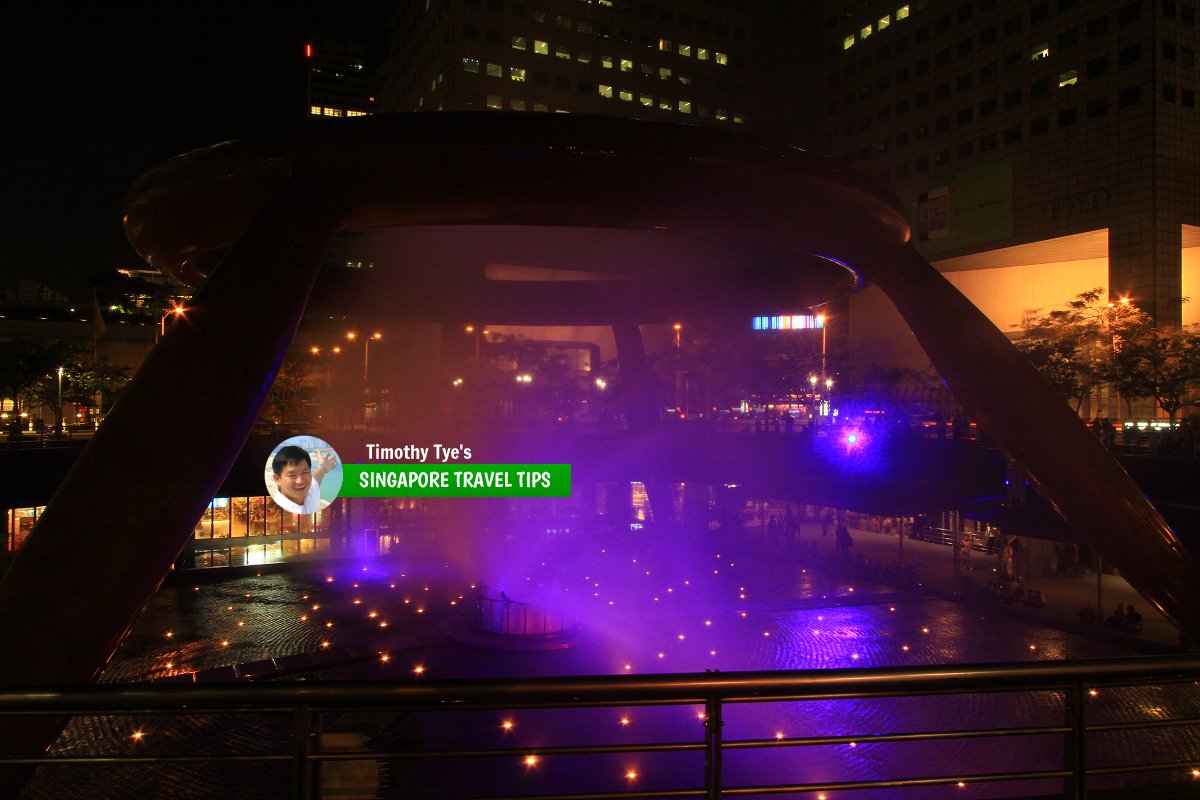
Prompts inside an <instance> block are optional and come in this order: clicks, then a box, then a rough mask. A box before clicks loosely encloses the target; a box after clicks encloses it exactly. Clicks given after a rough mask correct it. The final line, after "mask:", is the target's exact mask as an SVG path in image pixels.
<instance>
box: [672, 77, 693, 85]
mask: <svg viewBox="0 0 1200 800" xmlns="http://www.w3.org/2000/svg"><path fill="white" fill-rule="evenodd" d="M675 77H676V78H677V79H678V80H679V82H680V83H682V84H683V85H684V86H691V85H692V79H691V78H689V77H688V76H687V75H676V76H675Z"/></svg>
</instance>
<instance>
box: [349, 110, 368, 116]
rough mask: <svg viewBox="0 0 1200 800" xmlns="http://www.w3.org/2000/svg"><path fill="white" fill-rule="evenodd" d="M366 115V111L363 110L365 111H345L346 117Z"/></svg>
mask: <svg viewBox="0 0 1200 800" xmlns="http://www.w3.org/2000/svg"><path fill="white" fill-rule="evenodd" d="M366 115H367V112H365V111H347V112H346V116H347V117H365V116H366Z"/></svg>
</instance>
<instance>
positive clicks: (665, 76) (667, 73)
mask: <svg viewBox="0 0 1200 800" xmlns="http://www.w3.org/2000/svg"><path fill="white" fill-rule="evenodd" d="M658 77H659V78H661V79H662V80H664V81H669V80H671V68H670V67H659V68H658Z"/></svg>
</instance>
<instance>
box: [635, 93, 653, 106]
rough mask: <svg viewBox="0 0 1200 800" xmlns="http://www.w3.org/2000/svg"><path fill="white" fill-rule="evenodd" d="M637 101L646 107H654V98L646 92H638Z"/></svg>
mask: <svg viewBox="0 0 1200 800" xmlns="http://www.w3.org/2000/svg"><path fill="white" fill-rule="evenodd" d="M638 102H639V103H641V104H642V105H644V106H645V107H646V108H654V98H653V97H651V96H650V95H648V94H639V95H638Z"/></svg>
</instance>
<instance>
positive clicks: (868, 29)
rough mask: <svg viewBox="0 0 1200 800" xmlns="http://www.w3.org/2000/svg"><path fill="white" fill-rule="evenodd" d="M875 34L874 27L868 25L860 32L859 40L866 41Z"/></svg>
mask: <svg viewBox="0 0 1200 800" xmlns="http://www.w3.org/2000/svg"><path fill="white" fill-rule="evenodd" d="M874 32H875V29H874V28H873V27H871V26H870V25H867V26H866V27H864V28H863V29H862V30H861V31H859V32H858V38H860V39H865V38H867V37H868V36H870V35H871V34H872V33H874Z"/></svg>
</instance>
